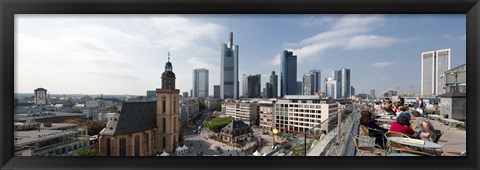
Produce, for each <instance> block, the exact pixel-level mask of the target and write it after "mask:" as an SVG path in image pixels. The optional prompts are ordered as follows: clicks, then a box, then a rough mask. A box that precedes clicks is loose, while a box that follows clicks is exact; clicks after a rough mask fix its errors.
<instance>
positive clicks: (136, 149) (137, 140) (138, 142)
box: [133, 135, 140, 156]
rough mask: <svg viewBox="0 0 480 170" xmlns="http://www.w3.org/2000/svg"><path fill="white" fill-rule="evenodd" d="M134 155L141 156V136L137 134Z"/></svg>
mask: <svg viewBox="0 0 480 170" xmlns="http://www.w3.org/2000/svg"><path fill="white" fill-rule="evenodd" d="M133 156H140V136H138V135H137V136H135V142H134V151H133Z"/></svg>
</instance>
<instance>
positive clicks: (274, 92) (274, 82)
mask: <svg viewBox="0 0 480 170" xmlns="http://www.w3.org/2000/svg"><path fill="white" fill-rule="evenodd" d="M270 86H271V88H270V90H271V92H270V93H271V95H270V96H269V98H277V97H278V76H277V75H276V74H275V71H272V74H270Z"/></svg>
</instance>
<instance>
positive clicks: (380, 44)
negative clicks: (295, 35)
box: [272, 15, 415, 65]
mask: <svg viewBox="0 0 480 170" xmlns="http://www.w3.org/2000/svg"><path fill="white" fill-rule="evenodd" d="M317 19H318V21H316V20H317ZM304 22H310V23H320V24H322V25H325V27H327V28H328V29H327V30H326V31H323V32H320V33H318V34H316V35H313V36H311V37H308V38H305V39H303V40H301V41H300V42H298V43H295V44H294V45H292V47H294V48H291V50H292V51H293V52H294V55H297V57H298V58H297V60H298V63H302V62H304V61H305V60H307V61H315V60H318V59H319V58H320V57H321V56H323V55H324V54H325V53H326V52H328V51H329V50H332V49H335V48H338V49H344V50H362V49H369V48H386V47H390V46H392V45H393V44H396V43H400V42H404V41H410V40H414V39H415V37H407V38H404V39H400V38H396V37H389V36H382V35H374V34H371V33H370V32H372V31H373V30H375V29H377V28H379V27H382V26H383V25H384V17H383V16H382V15H344V16H342V17H341V18H339V19H338V20H335V19H332V18H329V17H327V19H322V18H321V17H320V18H316V17H306V19H305V20H304ZM272 64H273V65H280V54H277V55H276V56H275V57H274V58H273V61H272Z"/></svg>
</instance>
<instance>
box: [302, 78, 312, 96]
mask: <svg viewBox="0 0 480 170" xmlns="http://www.w3.org/2000/svg"><path fill="white" fill-rule="evenodd" d="M302 90H303V92H302V93H303V95H313V94H315V89H314V76H313V74H311V73H305V74H303V88H302Z"/></svg>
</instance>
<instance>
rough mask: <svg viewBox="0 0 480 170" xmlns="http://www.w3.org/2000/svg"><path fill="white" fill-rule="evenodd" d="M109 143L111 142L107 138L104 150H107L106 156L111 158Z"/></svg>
mask: <svg viewBox="0 0 480 170" xmlns="http://www.w3.org/2000/svg"><path fill="white" fill-rule="evenodd" d="M110 142H111V141H110V138H107V148H106V149H107V156H112V155H111V154H112V153H111V152H110V149H111V148H110V147H111V144H110Z"/></svg>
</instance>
